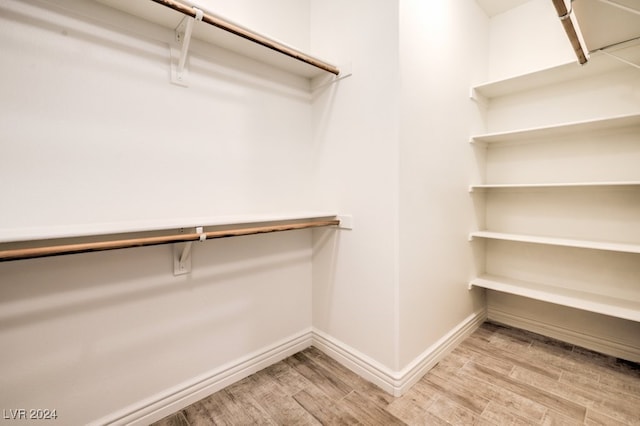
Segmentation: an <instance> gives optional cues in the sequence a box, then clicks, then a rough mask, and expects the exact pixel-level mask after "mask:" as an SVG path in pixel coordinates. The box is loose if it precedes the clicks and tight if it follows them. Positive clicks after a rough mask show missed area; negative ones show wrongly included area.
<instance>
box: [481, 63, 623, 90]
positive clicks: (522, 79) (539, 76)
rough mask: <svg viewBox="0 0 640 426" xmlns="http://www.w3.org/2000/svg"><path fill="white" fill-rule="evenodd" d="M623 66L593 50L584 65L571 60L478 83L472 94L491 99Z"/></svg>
mask: <svg viewBox="0 0 640 426" xmlns="http://www.w3.org/2000/svg"><path fill="white" fill-rule="evenodd" d="M623 67H628V65H626V64H624V63H622V62H620V61H617V60H615V59H612V58H610V57H607V56H606V55H605V54H603V53H600V52H594V53H592V54H591V57H590V59H589V62H587V63H586V64H584V65H580V64H579V63H578V62H577V61H575V60H572V61H571V62H565V63H563V64H560V65H556V66H553V67H549V68H543V69H541V70H538V71H534V72H531V73H527V74H521V75H517V76H514V77H510V78H506V79H501V80H496V81H491V82H487V83H484V84H480V85H477V86H474V87H472V91H473V93H474V94H477V95H480V96H482V97H484V98H486V99H491V98H497V97H500V96H505V95H510V94H512V93H516V92H523V91H527V90H531V89H535V88H539V87H544V86H548V85H551V84H557V83H562V82H565V81H569V80H573V79H579V78H585V77H591V76H595V75H598V74H602V73H605V72H609V71H613V70H615V69H619V68H623Z"/></svg>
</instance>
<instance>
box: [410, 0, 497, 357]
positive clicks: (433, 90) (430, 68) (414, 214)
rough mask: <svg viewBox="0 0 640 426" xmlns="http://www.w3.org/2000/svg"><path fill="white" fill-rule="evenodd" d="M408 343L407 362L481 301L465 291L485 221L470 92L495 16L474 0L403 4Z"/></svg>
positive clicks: (481, 73) (482, 67) (481, 71)
mask: <svg viewBox="0 0 640 426" xmlns="http://www.w3.org/2000/svg"><path fill="white" fill-rule="evenodd" d="M400 11H401V12H400V64H401V82H402V84H401V92H400V93H401V95H400V96H401V97H400V105H401V106H400V111H401V113H400V116H401V120H400V123H401V131H400V145H399V152H400V181H399V191H400V197H399V198H400V203H399V206H400V214H399V223H400V232H399V258H400V262H399V265H400V287H399V292H400V299H399V300H400V303H399V315H400V342H399V352H400V357H399V365H400V366H401V367H404V366H405V365H407V364H408V363H409V362H411V361H412V360H414V359H415V358H416V357H418V356H419V355H420V354H421V353H422V352H423V351H425V350H426V349H427V348H429V347H430V346H431V345H432V344H434V343H435V342H436V341H437V340H438V339H440V338H441V337H442V336H443V335H445V334H446V333H447V332H449V331H450V330H452V329H453V328H454V327H455V326H456V325H458V324H459V323H461V322H462V321H463V320H464V319H465V318H467V317H468V316H469V315H471V314H472V313H474V312H476V311H479V310H481V309H482V307H483V303H484V301H483V299H482V297H481V296H482V294H481V293H480V292H475V291H474V292H470V291H469V290H467V283H468V280H469V278H470V277H471V276H472V275H473V274H474V270H475V259H474V253H473V252H472V251H471V246H470V244H469V242H468V240H467V233H468V232H469V231H470V230H471V229H474V227H475V226H477V223H475V222H476V217H475V214H474V209H473V204H472V198H471V197H470V196H469V193H468V190H467V188H468V185H469V183H470V182H473V181H474V180H476V179H477V177H476V174H477V173H478V170H477V166H476V164H475V163H474V161H473V151H472V149H471V148H470V146H469V133H470V131H471V130H472V129H478V127H479V126H481V125H482V123H481V116H480V113H479V111H478V110H477V108H476V105H475V104H474V103H473V102H472V101H471V100H470V99H469V98H468V93H469V87H470V86H471V84H472V83H473V82H474V81H478V80H481V79H483V78H486V68H487V46H488V43H487V42H488V40H487V31H488V19H487V18H486V16H485V15H484V13H483V11H482V10H481V9H480V8H479V7H478V6H477V4H476V3H475V2H467V1H447V2H424V1H419V0H415V1H408V0H407V1H402V2H400Z"/></svg>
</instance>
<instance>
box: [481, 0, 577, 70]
mask: <svg viewBox="0 0 640 426" xmlns="http://www.w3.org/2000/svg"><path fill="white" fill-rule="evenodd" d="M489 44H490V46H491V49H490V50H489V54H488V58H489V75H488V81H494V80H500V79H502V78H507V77H513V76H515V75H519V74H526V73H528V72H531V71H533V70H539V69H543V68H548V67H551V66H554V65H557V64H560V63H563V62H569V61H571V60H573V59H574V58H575V55H574V53H573V49H572V48H571V44H570V43H569V42H568V41H567V36H566V35H565V33H564V29H563V28H562V24H561V23H560V21H559V20H558V15H557V13H556V10H555V8H554V7H553V5H552V4H551V2H549V1H535V0H530V1H528V2H526V3H524V4H522V5H520V6H518V7H515V8H513V9H510V10H509V11H507V12H504V13H501V14H498V15H495V16H494V17H492V18H491V25H490V26H489Z"/></svg>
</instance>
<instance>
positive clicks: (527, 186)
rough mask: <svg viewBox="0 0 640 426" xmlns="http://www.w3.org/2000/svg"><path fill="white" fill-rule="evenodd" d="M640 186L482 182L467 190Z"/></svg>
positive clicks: (622, 185)
mask: <svg viewBox="0 0 640 426" xmlns="http://www.w3.org/2000/svg"><path fill="white" fill-rule="evenodd" d="M635 186H637V187H640V181H621V182H568V183H523V184H518V183H513V184H511V183H509V184H484V185H471V186H469V192H474V191H486V190H492V189H515V190H518V189H522V190H527V189H554V188H586V189H588V188H616V187H619V188H625V187H635Z"/></svg>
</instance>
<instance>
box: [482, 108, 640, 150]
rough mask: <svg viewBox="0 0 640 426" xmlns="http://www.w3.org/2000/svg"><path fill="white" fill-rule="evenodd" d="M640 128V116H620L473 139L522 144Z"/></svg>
mask: <svg viewBox="0 0 640 426" xmlns="http://www.w3.org/2000/svg"><path fill="white" fill-rule="evenodd" d="M631 127H640V114H627V115H618V116H613V117H606V118H598V119H592V120H584V121H574V122H568V123H562V124H557V125H553V126H543V127H533V128H529V129H519V130H515V131H509V132H496V133H487V134H483V135H475V136H472V137H471V142H472V143H481V144H491V143H503V142H521V141H527V140H537V139H540V140H543V139H545V138H549V137H561V136H567V135H571V134H576V133H588V132H594V131H598V130H607V129H622V128H631Z"/></svg>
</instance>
